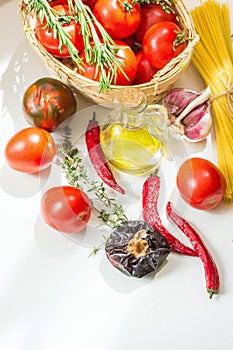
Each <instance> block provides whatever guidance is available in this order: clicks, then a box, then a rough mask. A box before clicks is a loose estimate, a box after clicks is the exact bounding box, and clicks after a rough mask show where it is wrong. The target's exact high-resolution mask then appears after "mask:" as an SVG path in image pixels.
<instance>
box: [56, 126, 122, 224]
mask: <svg viewBox="0 0 233 350" xmlns="http://www.w3.org/2000/svg"><path fill="white" fill-rule="evenodd" d="M60 154H61V156H62V158H63V160H62V161H61V162H59V165H60V166H61V167H62V169H63V170H64V171H65V176H66V179H67V181H68V183H69V184H70V185H72V186H75V187H78V188H80V189H83V187H86V188H87V191H88V192H92V193H93V194H94V195H95V197H96V199H97V200H98V201H99V202H100V203H101V204H102V205H103V206H104V207H103V208H101V209H99V208H97V207H96V206H95V205H94V203H93V201H92V206H93V208H94V209H95V210H96V212H97V213H98V215H99V216H98V218H99V219H101V220H102V222H103V223H104V224H106V225H108V226H110V227H111V228H115V227H117V226H118V225H119V224H120V223H121V222H122V221H126V220H127V217H126V214H125V212H124V209H123V207H122V205H118V204H117V203H116V200H115V198H111V197H109V195H108V194H107V192H106V189H105V187H104V184H103V183H102V182H98V181H95V180H92V179H91V178H90V177H89V176H88V173H87V170H86V167H85V166H84V165H82V159H81V157H80V154H79V150H78V149H77V148H73V146H72V142H71V130H70V129H69V127H67V128H66V129H65V135H64V143H63V145H62V147H61V148H60Z"/></svg>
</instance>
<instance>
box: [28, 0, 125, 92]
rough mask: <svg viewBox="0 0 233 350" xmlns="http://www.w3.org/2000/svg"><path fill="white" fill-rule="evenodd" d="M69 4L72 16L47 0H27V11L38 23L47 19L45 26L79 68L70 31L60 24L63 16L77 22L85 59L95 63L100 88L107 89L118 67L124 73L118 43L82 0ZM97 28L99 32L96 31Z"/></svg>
mask: <svg viewBox="0 0 233 350" xmlns="http://www.w3.org/2000/svg"><path fill="white" fill-rule="evenodd" d="M68 6H69V8H70V9H71V13H72V16H65V15H64V14H63V15H62V16H61V14H59V13H58V12H57V11H55V10H54V9H53V8H52V7H51V6H50V4H49V1H47V0H28V12H29V13H30V12H34V13H35V15H36V16H37V17H38V18H39V20H40V22H41V23H43V22H44V19H45V20H46V23H47V26H48V28H50V29H52V30H53V31H54V33H55V35H56V37H57V38H59V40H60V49H61V48H62V46H63V45H65V46H66V47H67V50H68V51H69V54H70V57H71V59H72V60H73V61H74V62H75V63H76V64H77V66H78V67H79V68H80V69H83V68H82V64H81V63H82V62H81V59H80V57H79V52H78V50H77V49H76V47H75V46H74V45H73V43H72V42H71V40H70V37H69V34H67V33H66V31H65V30H64V28H63V27H62V23H64V21H65V20H67V21H70V20H75V21H76V22H78V23H80V27H81V29H80V30H81V33H82V35H83V39H84V50H85V54H86V61H87V63H89V64H92V65H94V66H95V67H96V72H100V88H99V90H100V92H104V91H107V90H108V89H109V88H110V85H111V83H112V82H114V81H115V79H116V71H117V70H120V71H121V72H122V73H123V74H124V75H125V73H124V71H123V68H122V63H121V62H120V61H119V59H118V58H117V57H116V54H117V51H118V48H117V45H116V44H115V42H114V40H113V39H112V38H111V37H110V36H109V34H108V33H107V32H106V31H105V29H104V28H103V27H102V26H101V24H100V23H99V22H98V21H97V20H96V19H95V16H94V15H93V13H92V11H91V10H90V8H89V7H88V6H86V5H84V3H83V2H82V0H68ZM66 17H67V18H66ZM65 18H66V19H65ZM96 28H97V29H98V32H99V34H97V32H96ZM90 41H93V44H94V46H93V47H91V45H90ZM125 76H126V75H125Z"/></svg>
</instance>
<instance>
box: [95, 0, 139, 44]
mask: <svg viewBox="0 0 233 350" xmlns="http://www.w3.org/2000/svg"><path fill="white" fill-rule="evenodd" d="M93 14H94V16H95V18H96V19H97V20H98V21H99V23H100V24H102V26H103V27H104V28H105V30H106V31H107V32H108V34H109V35H110V36H111V37H112V38H114V39H123V38H126V37H128V36H130V35H131V34H133V33H134V32H135V31H136V29H137V27H138V25H139V23H140V20H141V7H140V4H137V3H134V1H133V0H127V1H119V0H97V2H96V3H95V6H94V9H93Z"/></svg>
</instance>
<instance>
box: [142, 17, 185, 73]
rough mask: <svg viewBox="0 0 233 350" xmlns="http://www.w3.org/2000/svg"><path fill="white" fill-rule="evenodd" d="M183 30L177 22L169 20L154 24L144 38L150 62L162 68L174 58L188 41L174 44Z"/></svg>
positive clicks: (146, 53)
mask: <svg viewBox="0 0 233 350" xmlns="http://www.w3.org/2000/svg"><path fill="white" fill-rule="evenodd" d="M178 34H180V35H181V34H182V30H181V29H180V28H179V27H178V25H177V24H175V23H173V22H169V21H165V22H159V23H156V24H153V25H152V26H151V27H150V28H149V29H148V30H147V32H146V34H145V36H144V39H143V44H142V46H143V52H144V54H145V57H146V58H147V59H148V61H149V62H150V64H151V65H152V66H153V67H155V68H157V69H162V68H163V67H164V66H165V65H166V64H167V63H169V62H170V61H171V60H172V58H174V57H177V56H178V55H179V54H180V53H181V52H182V51H183V50H184V49H185V47H186V46H187V43H186V42H181V43H180V44H178V45H174V43H175V40H177V36H178Z"/></svg>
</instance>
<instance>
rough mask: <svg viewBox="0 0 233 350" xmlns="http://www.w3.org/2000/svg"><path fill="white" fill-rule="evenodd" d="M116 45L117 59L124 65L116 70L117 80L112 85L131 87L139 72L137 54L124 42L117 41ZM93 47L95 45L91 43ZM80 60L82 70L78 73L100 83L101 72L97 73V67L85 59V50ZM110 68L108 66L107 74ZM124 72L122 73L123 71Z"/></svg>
mask: <svg viewBox="0 0 233 350" xmlns="http://www.w3.org/2000/svg"><path fill="white" fill-rule="evenodd" d="M115 43H116V44H117V46H118V51H117V53H116V58H117V59H118V60H119V62H120V63H121V64H122V65H121V66H120V68H117V70H116V76H115V80H114V81H112V83H111V84H112V85H123V86H128V85H131V84H132V82H133V80H134V78H135V75H136V70H137V60H136V56H135V53H134V52H133V50H132V49H131V48H130V47H129V46H128V45H127V44H126V43H124V42H123V41H120V40H115ZM91 45H93V43H91ZM80 58H81V59H82V68H83V69H82V70H81V69H79V70H78V72H79V74H80V75H82V76H84V77H86V78H89V79H92V80H96V81H99V80H100V74H101V73H100V71H97V72H96V65H93V64H89V63H87V61H86V58H85V51H84V50H83V51H82V52H81V54H80ZM107 70H108V67H107V66H106V73H107ZM121 70H122V71H123V72H122V71H121Z"/></svg>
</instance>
